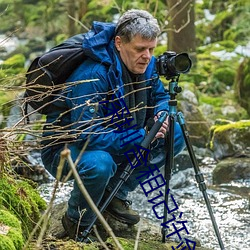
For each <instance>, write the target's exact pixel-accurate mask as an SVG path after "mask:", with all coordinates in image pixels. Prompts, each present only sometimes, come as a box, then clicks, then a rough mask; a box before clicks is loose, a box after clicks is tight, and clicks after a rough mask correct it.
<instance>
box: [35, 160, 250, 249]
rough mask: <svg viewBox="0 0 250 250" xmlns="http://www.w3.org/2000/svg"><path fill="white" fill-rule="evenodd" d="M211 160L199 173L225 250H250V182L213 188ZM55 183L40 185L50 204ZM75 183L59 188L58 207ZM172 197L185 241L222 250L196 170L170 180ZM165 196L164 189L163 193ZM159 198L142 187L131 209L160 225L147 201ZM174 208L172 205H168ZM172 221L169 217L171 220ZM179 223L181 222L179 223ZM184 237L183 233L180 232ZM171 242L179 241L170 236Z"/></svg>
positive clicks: (137, 192) (181, 173)
mask: <svg viewBox="0 0 250 250" xmlns="http://www.w3.org/2000/svg"><path fill="white" fill-rule="evenodd" d="M215 164H216V163H215V162H214V160H213V159H212V158H210V157H206V158H204V159H203V160H202V163H201V166H200V170H201V172H202V173H203V176H204V179H205V183H206V186H207V190H206V192H207V194H208V197H209V202H210V204H211V206H212V209H213V214H214V216H215V220H216V223H217V225H218V228H219V232H220V234H221V238H222V241H223V244H224V246H225V249H226V250H240V249H249V246H250V199H249V193H250V180H244V181H243V180H239V181H237V182H236V181H233V182H231V183H229V184H221V185H216V186H215V185H212V171H213V168H214V167H215ZM53 185H54V181H52V182H49V183H45V184H41V185H40V187H39V191H40V193H41V195H42V197H43V198H44V199H45V200H46V201H49V200H50V197H51V191H52V190H53ZM71 188H72V182H68V183H66V184H64V185H63V186H62V187H60V188H59V190H58V192H57V196H56V200H55V203H60V202H62V201H65V200H67V199H68V198H69V195H70V191H71ZM170 190H171V191H170V194H172V195H173V196H172V197H174V200H175V201H176V203H177V204H178V207H179V209H178V213H180V212H183V215H182V217H181V220H187V223H186V227H187V229H188V233H189V234H188V235H187V234H186V235H185V237H186V238H187V236H188V238H189V239H191V240H196V242H197V241H199V242H200V244H201V246H202V247H207V248H210V249H214V250H219V249H220V246H219V243H218V240H217V237H216V234H215V231H214V229H213V224H212V221H211V219H210V216H209V213H208V210H207V207H206V203H205V200H204V198H203V194H202V192H201V191H200V190H199V188H198V187H197V182H196V180H195V176H194V169H193V168H187V169H185V170H180V171H178V172H175V173H174V174H173V176H172V178H171V180H170ZM162 192H163V193H164V189H163V190H162ZM157 195H159V190H158V192H157V194H156V193H155V194H154V192H152V194H151V195H149V197H146V196H145V194H144V192H143V190H142V188H141V187H140V186H139V187H138V188H137V189H136V190H135V192H133V193H131V194H130V195H129V199H131V200H132V202H133V204H132V208H133V209H135V210H137V211H138V212H139V213H140V215H141V216H142V217H145V218H147V219H149V220H151V221H152V222H153V223H155V224H156V225H159V232H160V224H161V223H162V220H159V219H157V218H156V215H155V213H154V212H153V210H152V206H153V205H152V204H150V203H149V202H148V201H147V200H148V199H150V198H151V199H152V198H153V197H156V196H157ZM169 206H170V208H171V202H170V201H169ZM156 211H157V214H158V215H163V206H162V207H160V206H157V208H156ZM170 218H172V217H168V220H169V219H170ZM179 220H180V219H179ZM180 234H182V232H180ZM169 239H171V240H177V241H178V236H177V235H176V237H174V235H173V236H170V238H169Z"/></svg>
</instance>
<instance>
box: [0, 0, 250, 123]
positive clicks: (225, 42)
mask: <svg viewBox="0 0 250 250" xmlns="http://www.w3.org/2000/svg"><path fill="white" fill-rule="evenodd" d="M130 8H139V9H146V10H148V11H149V12H151V13H152V14H153V15H154V16H155V17H156V18H157V19H158V21H159V23H160V26H161V30H162V33H161V35H160V37H159V43H158V46H157V48H156V50H155V56H159V55H160V54H162V53H164V52H165V51H175V52H177V53H181V52H188V53H189V55H190V56H191V58H192V61H193V67H192V69H191V71H190V73H189V74H188V75H185V76H181V81H187V82H189V83H190V85H192V84H194V85H195V89H196V90H197V91H199V94H200V95H199V102H200V103H202V104H209V105H213V108H214V113H215V114H216V115H217V116H218V117H220V115H221V114H220V112H219V111H218V110H219V109H220V107H222V106H226V105H228V104H230V103H232V102H233V103H234V104H236V103H237V104H239V106H238V107H237V104H236V107H237V112H235V114H229V116H228V118H229V119H232V120H239V119H246V118H248V117H249V114H250V104H249V102H248V100H247V99H248V93H249V91H250V90H249V89H250V83H249V82H250V80H249V66H248V65H249V56H250V52H249V50H250V49H249V46H250V45H249V37H250V29H249V21H250V3H249V1H247V0H239V1H234V0H227V1H220V0H215V1H211V0H204V1H201V0H200V1H199V0H197V1H194V0H189V1H173V0H169V1H159V0H150V1H135V2H133V3H131V2H129V1H113V0H105V1H94V0H92V1H85V0H84V1H82V0H81V1H73V0H72V1H67V0H45V1H32V0H23V1H22V0H14V1H13V0H0V13H1V16H0V18H1V27H0V33H1V34H4V35H5V36H6V37H4V39H3V40H1V41H0V48H1V49H0V52H1V53H0V60H1V61H0V62H1V69H2V70H1V71H0V85H1V86H2V88H1V89H2V90H1V91H0V100H1V101H0V104H3V103H6V102H7V101H9V100H10V99H11V98H13V97H14V96H15V95H16V94H17V92H16V91H17V88H14V89H11V86H12V87H13V86H14V87H16V86H20V85H21V86H22V85H23V84H24V81H25V72H26V70H27V66H28V65H29V63H30V61H31V60H33V59H34V57H35V56H37V55H39V54H41V53H43V52H44V51H46V50H48V49H49V48H51V47H52V46H54V45H57V44H59V43H60V42H62V41H63V40H65V39H66V38H68V37H70V36H72V35H75V34H77V33H84V32H86V31H87V30H88V29H89V28H91V24H92V21H93V20H98V21H108V22H115V21H116V20H117V18H118V16H119V15H120V14H121V13H122V12H124V11H125V10H127V9H130ZM14 38H18V39H19V41H20V42H19V44H18V45H17V46H16V47H15V49H13V50H12V51H9V52H7V51H6V47H5V44H7V41H11V40H14ZM240 65H241V66H240ZM244 65H245V66H244ZM3 86H8V89H9V90H12V91H8V93H6V89H4V88H3ZM21 90H22V89H21ZM211 97H212V98H211ZM235 102H236V103H235ZM9 107H10V106H9ZM241 107H242V108H243V109H241ZM217 111H218V112H217ZM8 112H9V108H7V109H6V107H5V108H2V113H3V116H4V118H6V115H8ZM222 116H223V115H222ZM231 116H232V117H231ZM4 118H3V119H4ZM223 118H225V117H223ZM2 124H3V125H2V126H4V124H5V123H4V121H3V123H2Z"/></svg>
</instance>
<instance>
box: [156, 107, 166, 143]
mask: <svg viewBox="0 0 250 250" xmlns="http://www.w3.org/2000/svg"><path fill="white" fill-rule="evenodd" d="M162 112H163V111H161V112H159V113H157V115H156V116H155V117H154V120H155V122H156V121H157V120H158V119H159V117H160V115H161V113H162ZM168 130H169V124H168V116H167V118H166V119H165V121H164V122H163V124H162V126H161V128H160V129H159V131H158V132H157V134H156V135H155V138H156V139H158V138H165V135H166V133H167V132H168Z"/></svg>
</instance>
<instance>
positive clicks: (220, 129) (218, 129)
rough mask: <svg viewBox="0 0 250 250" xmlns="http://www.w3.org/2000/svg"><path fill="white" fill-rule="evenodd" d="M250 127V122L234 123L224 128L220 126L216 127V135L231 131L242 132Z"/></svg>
mask: <svg viewBox="0 0 250 250" xmlns="http://www.w3.org/2000/svg"><path fill="white" fill-rule="evenodd" d="M249 127H250V121H239V122H233V123H229V124H226V125H222V126H220V125H218V126H215V130H214V133H220V132H225V131H228V130H231V129H237V130H241V129H245V128H249Z"/></svg>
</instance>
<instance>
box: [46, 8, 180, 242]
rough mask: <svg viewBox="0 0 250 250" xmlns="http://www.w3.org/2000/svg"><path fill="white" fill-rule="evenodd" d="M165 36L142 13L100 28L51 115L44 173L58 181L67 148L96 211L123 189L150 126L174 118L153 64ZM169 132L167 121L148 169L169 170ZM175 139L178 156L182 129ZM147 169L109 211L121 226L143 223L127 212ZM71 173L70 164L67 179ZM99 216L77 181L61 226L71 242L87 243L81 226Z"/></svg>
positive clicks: (90, 37) (95, 28)
mask: <svg viewBox="0 0 250 250" xmlns="http://www.w3.org/2000/svg"><path fill="white" fill-rule="evenodd" d="M159 32H160V29H159V26H158V23H157V20H156V19H155V18H153V16H152V15H151V14H149V13H148V12H147V11H143V10H129V11H127V12H125V13H124V14H123V15H122V16H121V17H120V19H119V21H118V23H117V25H114V24H111V23H101V22H94V23H93V27H92V29H91V30H90V31H89V32H88V33H87V34H86V36H85V39H84V41H83V47H84V48H85V50H86V55H87V59H86V60H84V61H83V63H82V64H81V65H80V66H79V67H78V68H77V69H76V70H75V71H74V72H73V74H72V75H71V76H70V77H69V79H68V81H67V82H68V87H67V89H65V90H64V91H62V97H61V98H59V99H58V100H57V101H56V102H55V103H54V106H55V107H54V109H53V111H51V113H50V114H49V115H48V116H47V125H46V126H45V128H44V142H43V144H44V145H45V147H44V149H43V151H42V159H43V162H44V165H45V167H46V169H47V170H48V171H49V172H50V173H51V174H52V175H53V176H55V175H56V172H57V167H58V163H59V159H60V152H61V151H62V149H63V148H64V146H65V143H67V147H68V148H69V149H70V151H71V156H72V159H73V161H76V159H77V166H76V167H77V171H78V173H79V175H80V177H81V179H82V181H83V183H84V185H85V187H86V189H87V190H88V192H89V194H90V196H91V197H92V199H93V201H94V202H95V204H96V205H97V206H98V205H99V204H100V202H101V200H102V198H103V199H105V198H106V197H107V195H108V193H109V192H110V191H111V190H113V188H114V187H115V186H116V184H117V183H118V181H119V177H120V175H121V173H122V172H123V170H124V168H125V166H126V165H127V164H128V158H127V152H129V151H130V150H131V149H132V148H134V146H135V144H137V145H140V143H141V142H142V141H143V139H144V138H145V135H146V130H145V125H146V123H147V121H148V119H149V118H150V117H153V118H154V120H157V119H158V117H159V115H160V113H161V112H162V111H168V108H169V107H168V100H169V95H168V93H167V92H166V91H165V90H164V87H163V84H162V82H161V81H160V80H159V76H158V75H157V72H156V70H155V58H154V57H153V52H154V49H155V47H156V45H157V36H158V35H159ZM82 80H90V81H86V82H80V81H82ZM79 82H80V83H79ZM72 83H73V84H72ZM114 107H119V111H117V114H116V117H115V115H114V114H113V115H112V114H111V113H112V112H111V110H112V109H114ZM62 110H67V111H64V112H62ZM118 118H120V119H118ZM167 130H168V121H167V119H166V121H165V122H164V123H163V125H162V127H161V128H160V130H159V132H158V133H157V134H156V136H155V141H154V143H153V145H152V150H151V152H150V157H149V158H148V161H150V162H148V166H150V165H152V166H153V162H154V163H155V162H156V161H157V159H158V161H157V166H158V167H159V168H160V167H161V166H163V165H164V161H165V159H164V158H165V157H157V156H159V154H160V153H161V152H163V153H164V156H165V149H164V147H163V145H164V143H163V142H164V139H163V138H164V137H165V134H166V132H167ZM174 138H175V148H174V152H175V155H176V154H178V153H179V152H180V151H181V150H183V148H184V140H183V137H182V133H181V130H180V127H179V125H178V123H176V125H175V136H174ZM162 141H163V142H162ZM86 145H87V146H86ZM84 146H86V148H85V151H84V152H83V154H81V151H82V149H83V147H84ZM79 155H81V156H80V157H79V158H78V156H79ZM130 156H131V155H130ZM130 156H129V157H130ZM148 166H144V165H142V166H138V167H136V168H135V169H134V171H133V173H132V175H131V176H130V177H129V179H128V180H127V181H126V182H125V183H124V184H123V185H122V187H121V188H120V190H119V191H118V193H117V195H116V197H115V198H114V199H113V200H112V202H111V203H110V205H109V206H108V208H107V209H106V210H107V212H108V213H109V214H111V215H112V216H113V217H115V218H116V219H118V220H120V221H122V222H124V223H127V224H131V225H133V224H136V223H138V222H139V220H140V216H139V215H138V213H137V212H135V211H133V210H132V209H131V208H130V207H129V205H130V204H131V203H130V202H128V201H127V196H128V193H129V192H131V191H133V190H135V188H136V187H137V186H138V184H139V181H138V179H136V177H138V176H139V175H141V171H145V170H146V169H147V167H148ZM69 170H70V167H69V166H68V164H67V163H66V164H65V166H64V169H63V176H66V175H67V174H68V172H69ZM146 178H147V176H144V177H143V178H140V181H143V179H144V180H145V179H146ZM85 209H86V211H85V213H84V214H83V216H81V212H82V211H83V210H85ZM93 217H94V213H93V212H92V211H91V209H90V207H89V205H88V203H87V202H86V200H85V198H84V197H83V195H82V194H81V192H80V190H79V188H78V185H77V183H76V182H75V183H74V188H73V190H72V192H71V197H70V199H69V201H68V210H67V213H66V214H65V216H64V217H63V219H62V223H63V226H64V228H65V231H66V232H67V233H68V235H69V236H70V237H71V238H75V237H76V236H78V237H81V234H80V233H79V232H78V235H76V234H77V230H76V228H77V224H78V222H79V220H80V232H82V231H83V230H84V229H85V228H87V226H88V225H89V224H90V223H91V221H92V220H93Z"/></svg>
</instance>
